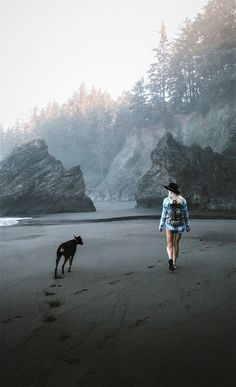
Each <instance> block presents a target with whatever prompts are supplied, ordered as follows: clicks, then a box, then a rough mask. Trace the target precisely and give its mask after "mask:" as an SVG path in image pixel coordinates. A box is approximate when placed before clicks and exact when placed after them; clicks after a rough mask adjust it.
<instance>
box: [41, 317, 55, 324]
mask: <svg viewBox="0 0 236 387" xmlns="http://www.w3.org/2000/svg"><path fill="white" fill-rule="evenodd" d="M54 321H56V317H55V316H47V317H45V319H44V320H43V322H46V323H52V322H54Z"/></svg>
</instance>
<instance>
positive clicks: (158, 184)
mask: <svg viewBox="0 0 236 387" xmlns="http://www.w3.org/2000/svg"><path fill="white" fill-rule="evenodd" d="M151 161H152V167H151V168H150V169H149V171H148V172H147V173H146V174H144V175H143V176H142V178H140V180H139V181H138V184H137V190H136V202H137V206H138V207H159V206H161V204H162V201H163V198H164V197H165V196H166V195H167V191H166V189H165V188H164V187H163V186H164V185H168V184H169V183H170V182H176V183H178V185H179V187H180V189H181V192H182V194H183V196H184V197H185V198H186V199H187V200H188V204H189V206H190V207H191V208H199V209H208V210H235V209H236V198H235V190H236V178H235V176H236V166H235V160H234V159H232V158H231V157H230V152H227V149H225V151H224V154H222V153H216V152H213V150H212V149H211V148H210V147H207V148H204V149H202V148H201V147H200V146H199V145H197V144H193V145H192V146H190V147H188V146H185V145H183V144H182V143H180V142H178V141H176V140H175V139H174V138H173V136H172V135H171V134H170V133H167V134H166V135H165V136H164V137H162V139H161V140H160V141H159V142H158V144H157V146H156V149H154V150H153V151H152V153H151Z"/></svg>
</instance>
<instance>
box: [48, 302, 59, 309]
mask: <svg viewBox="0 0 236 387" xmlns="http://www.w3.org/2000/svg"><path fill="white" fill-rule="evenodd" d="M48 305H49V306H50V308H58V307H59V306H61V303H60V301H58V300H55V301H48Z"/></svg>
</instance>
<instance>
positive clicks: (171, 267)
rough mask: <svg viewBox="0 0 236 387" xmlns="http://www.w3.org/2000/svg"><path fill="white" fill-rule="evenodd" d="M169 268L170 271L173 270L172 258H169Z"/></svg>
mask: <svg viewBox="0 0 236 387" xmlns="http://www.w3.org/2000/svg"><path fill="white" fill-rule="evenodd" d="M169 269H170V270H172V271H173V270H175V269H174V265H173V259H169Z"/></svg>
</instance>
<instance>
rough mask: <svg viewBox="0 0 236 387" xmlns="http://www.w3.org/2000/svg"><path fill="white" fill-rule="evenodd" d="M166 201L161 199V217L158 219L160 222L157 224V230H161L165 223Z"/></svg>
mask: <svg viewBox="0 0 236 387" xmlns="http://www.w3.org/2000/svg"><path fill="white" fill-rule="evenodd" d="M167 206H168V205H167V203H166V199H164V200H163V207H162V214H161V219H160V224H159V230H160V231H162V228H163V226H164V225H165V222H166V218H167V213H168V211H167Z"/></svg>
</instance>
